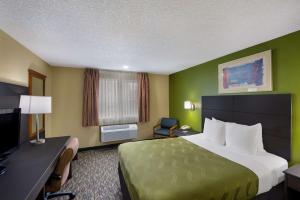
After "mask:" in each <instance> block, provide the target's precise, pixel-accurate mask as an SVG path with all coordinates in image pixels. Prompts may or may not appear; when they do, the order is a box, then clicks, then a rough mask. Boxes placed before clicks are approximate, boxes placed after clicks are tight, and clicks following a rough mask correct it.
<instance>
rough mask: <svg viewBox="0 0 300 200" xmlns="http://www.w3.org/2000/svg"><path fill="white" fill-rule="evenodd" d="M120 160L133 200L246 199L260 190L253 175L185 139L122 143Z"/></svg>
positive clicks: (246, 169)
mask: <svg viewBox="0 0 300 200" xmlns="http://www.w3.org/2000/svg"><path fill="white" fill-rule="evenodd" d="M119 159H120V166H121V170H122V173H123V176H124V179H125V182H126V185H127V188H128V190H129V193H130V196H131V199H132V200H175V199H178V200H181V199H182V200H196V199H197V200H206V199H207V200H229V199H230V200H233V199H235V200H238V199H241V200H244V199H252V198H253V197H255V196H256V194H257V191H258V177H257V176H256V174H255V173H254V172H252V171H251V170H249V169H248V168H246V167H244V166H242V165H239V164H237V163H235V162H232V161H230V160H228V159H226V158H223V157H221V156H218V155H216V154H214V153H212V152H210V151H207V150H206V149H204V148H201V147H199V146H197V145H195V144H193V143H191V142H189V141H186V140H184V139H182V138H172V139H159V140H146V141H140V142H129V143H125V144H122V145H120V146H119Z"/></svg>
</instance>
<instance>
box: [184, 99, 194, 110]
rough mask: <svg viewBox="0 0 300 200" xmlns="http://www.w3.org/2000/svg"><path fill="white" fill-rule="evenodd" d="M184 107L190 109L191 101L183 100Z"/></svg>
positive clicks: (191, 106) (191, 107)
mask: <svg viewBox="0 0 300 200" xmlns="http://www.w3.org/2000/svg"><path fill="white" fill-rule="evenodd" d="M184 109H187V110H190V109H193V103H192V102H190V101H185V102H184Z"/></svg>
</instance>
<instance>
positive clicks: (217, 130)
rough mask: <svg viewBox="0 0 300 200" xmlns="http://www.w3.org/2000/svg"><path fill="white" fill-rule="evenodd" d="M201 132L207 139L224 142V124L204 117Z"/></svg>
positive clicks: (219, 142) (221, 143)
mask: <svg viewBox="0 0 300 200" xmlns="http://www.w3.org/2000/svg"><path fill="white" fill-rule="evenodd" d="M203 134H204V136H205V138H206V139H207V140H209V141H212V142H214V143H217V144H220V145H224V144H225V126H224V125H223V124H221V123H218V122H216V121H213V120H211V119H208V118H205V122H204V130H203Z"/></svg>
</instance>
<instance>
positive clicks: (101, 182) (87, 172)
mask: <svg viewBox="0 0 300 200" xmlns="http://www.w3.org/2000/svg"><path fill="white" fill-rule="evenodd" d="M78 158H79V159H78V160H75V161H74V162H73V177H72V179H70V180H69V181H68V182H67V183H66V184H65V185H64V187H63V189H62V192H70V191H71V192H74V193H75V194H76V198H75V199H76V200H121V199H122V193H121V189H120V183H119V176H118V152H117V148H116V147H115V148H107V149H99V150H89V151H84V152H79V154H78ZM59 199H60V200H62V199H67V198H59Z"/></svg>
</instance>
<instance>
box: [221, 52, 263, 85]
mask: <svg viewBox="0 0 300 200" xmlns="http://www.w3.org/2000/svg"><path fill="white" fill-rule="evenodd" d="M263 67H264V65H263V58H261V59H258V60H255V61H253V62H250V63H246V64H242V65H239V66H234V67H227V68H224V69H223V87H224V89H227V88H231V87H241V86H262V85H263V84H264V83H263V77H264V70H263Z"/></svg>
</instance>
